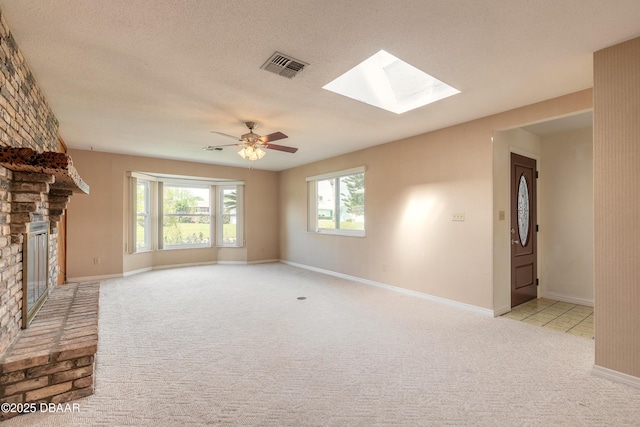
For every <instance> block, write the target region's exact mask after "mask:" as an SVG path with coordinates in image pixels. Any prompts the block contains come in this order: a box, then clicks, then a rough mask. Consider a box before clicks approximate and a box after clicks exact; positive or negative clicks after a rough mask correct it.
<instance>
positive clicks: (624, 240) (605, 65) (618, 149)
mask: <svg viewBox="0 0 640 427" xmlns="http://www.w3.org/2000/svg"><path fill="white" fill-rule="evenodd" d="M593 94H594V121H593V127H594V139H593V163H594V207H595V212H594V224H595V242H594V245H595V246H594V250H595V266H594V267H595V269H594V282H595V315H596V318H595V320H596V322H595V338H596V342H595V344H596V365H597V366H600V367H603V368H608V369H612V370H614V371H618V372H622V373H624V374H629V375H632V376H635V377H640V333H639V331H640V309H638V307H640V246H639V245H638V242H639V241H640V198H639V197H638V194H640V38H636V39H634V40H631V41H628V42H626V43H622V44H619V45H616V46H613V47H610V48H608V49H604V50H601V51H598V52H596V53H595V54H594V91H593Z"/></svg>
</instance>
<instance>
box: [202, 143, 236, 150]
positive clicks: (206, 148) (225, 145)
mask: <svg viewBox="0 0 640 427" xmlns="http://www.w3.org/2000/svg"><path fill="white" fill-rule="evenodd" d="M241 145H242V144H224V145H207V146H206V147H202V149H203V150H205V151H214V150H215V149H216V148H220V149H222V147H239V146H241Z"/></svg>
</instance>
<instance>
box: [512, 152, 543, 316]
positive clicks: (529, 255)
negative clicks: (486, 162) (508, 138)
mask: <svg viewBox="0 0 640 427" xmlns="http://www.w3.org/2000/svg"><path fill="white" fill-rule="evenodd" d="M514 155H515V156H518V157H519V158H514ZM521 162H522V163H521ZM518 167H521V168H524V170H526V171H527V172H523V173H522V175H525V174H528V171H531V176H530V177H529V182H528V183H527V187H528V190H529V191H528V196H529V208H530V214H529V215H528V220H529V221H528V222H529V224H528V230H527V231H528V233H529V237H528V239H526V244H525V242H523V243H520V241H521V239H522V238H521V237H520V233H519V231H518V228H519V227H518V226H517V225H516V224H515V222H516V221H517V220H518V212H517V211H518V208H517V203H516V200H515V199H514V197H516V196H515V195H516V191H517V192H518V193H519V190H517V187H518V185H519V184H518V181H520V180H519V179H518V177H517V174H514V172H516V171H517V170H518ZM509 170H510V173H509V181H510V192H509V195H510V200H509V224H510V225H509V227H510V228H509V232H510V233H511V235H510V238H509V240H510V243H511V245H510V248H511V251H510V252H511V256H510V258H509V262H510V267H511V280H510V289H511V307H512V308H513V307H515V306H517V305H520V304H522V303H524V302H527V301H530V300H532V299H536V298H539V296H540V295H539V291H538V269H537V266H538V244H537V240H538V239H537V237H538V236H537V234H538V231H537V228H538V219H537V218H538V197H537V191H536V190H537V187H538V186H537V179H538V160H536V159H534V158H532V157H529V156H523V155H521V154H518V153H513V152H512V153H511V155H510V166H509ZM522 175H521V176H522ZM520 185H521V184H520ZM523 249H524V250H525V251H524V252H523ZM516 261H517V262H516ZM527 266H531V267H532V271H531V273H532V275H531V276H528V275H527V277H529V278H530V279H531V281H530V282H528V283H529V284H528V285H526V286H523V287H522V288H523V289H524V288H526V290H520V291H519V292H516V289H518V286H517V282H518V280H517V269H518V268H524V267H527ZM525 298H528V299H525ZM514 299H515V301H514Z"/></svg>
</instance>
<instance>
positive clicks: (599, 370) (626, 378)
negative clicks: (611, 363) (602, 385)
mask: <svg viewBox="0 0 640 427" xmlns="http://www.w3.org/2000/svg"><path fill="white" fill-rule="evenodd" d="M593 374H594V375H595V376H598V377H601V378H606V379H608V380H611V381H614V382H617V383H622V384H626V385H629V386H632V387H636V388H640V378H638V377H634V376H633V375H629V374H624V373H622V372H618V371H614V370H613V369H609V368H604V367H602V366H598V365H593Z"/></svg>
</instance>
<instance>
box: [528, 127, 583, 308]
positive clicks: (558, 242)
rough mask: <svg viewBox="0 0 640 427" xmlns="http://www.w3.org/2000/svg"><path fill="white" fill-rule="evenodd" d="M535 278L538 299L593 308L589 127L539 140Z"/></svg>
mask: <svg viewBox="0 0 640 427" xmlns="http://www.w3.org/2000/svg"><path fill="white" fill-rule="evenodd" d="M541 147H542V156H541V161H540V165H539V166H538V170H539V171H540V179H539V180H538V223H539V224H540V233H538V250H539V257H538V261H539V262H538V277H539V278H540V294H541V296H543V297H547V298H551V299H556V300H561V301H567V302H574V303H579V304H583V305H591V306H592V305H593V128H592V127H591V126H590V127H588V128H584V129H578V130H573V131H569V132H562V133H558V134H554V135H550V136H545V137H543V138H542V145H541Z"/></svg>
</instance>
